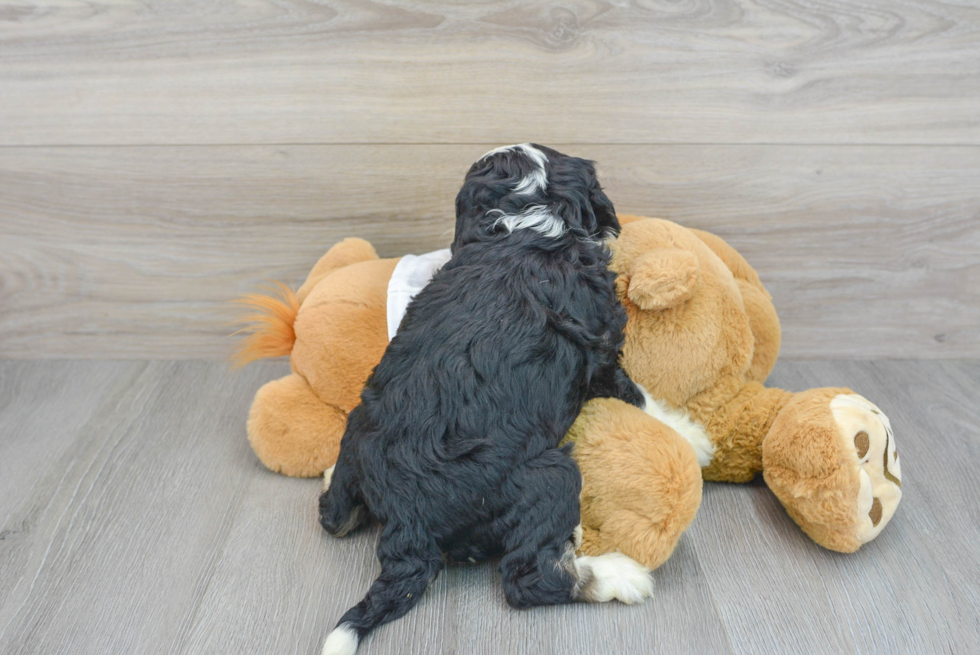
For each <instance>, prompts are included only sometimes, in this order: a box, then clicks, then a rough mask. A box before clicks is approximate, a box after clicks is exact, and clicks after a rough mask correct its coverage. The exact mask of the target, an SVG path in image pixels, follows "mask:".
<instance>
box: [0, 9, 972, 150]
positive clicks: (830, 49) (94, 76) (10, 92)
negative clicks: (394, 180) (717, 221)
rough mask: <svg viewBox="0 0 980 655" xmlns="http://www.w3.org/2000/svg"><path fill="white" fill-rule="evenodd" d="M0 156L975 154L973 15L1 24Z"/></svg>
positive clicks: (792, 13)
mask: <svg viewBox="0 0 980 655" xmlns="http://www.w3.org/2000/svg"><path fill="white" fill-rule="evenodd" d="M0 12H2V13H0V58H2V60H3V62H4V65H3V67H2V68H0V88H3V90H4V101H3V102H2V103H0V145H39V144H47V145H67V144H75V145H81V144H87V145H92V144H177V143H184V144H203V143H223V144H241V143H337V142H356V143H460V142H466V143H472V142H479V143H494V144H499V143H512V142H515V141H521V140H528V139H532V140H536V141H541V142H566V141H568V140H570V138H572V139H574V140H575V141H576V142H580V143H641V142H642V143H944V144H963V143H972V144H974V145H980V121H978V116H977V107H978V104H980V12H978V10H977V7H976V6H975V5H974V4H972V3H956V2H934V1H928V0H918V1H910V2H900V3H898V2H893V1H891V0H868V1H865V2H861V3H834V2H825V1H816V2H803V3H789V2H782V1H780V0H761V1H755V2H749V1H748V0H716V1H708V0H686V1H684V2H670V1H665V0H650V1H646V2H641V3H626V2H597V1H593V0H571V1H567V2H562V3H560V4H559V3H551V2H529V3H528V2H522V1H520V0H491V1H488V2H480V3H453V2H422V1H421V0H413V1H409V2H399V3H397V4H395V3H383V2H372V1H369V0H361V1H341V0H337V1H332V2H329V3H323V4H321V3H310V2H296V1H282V2H280V1H276V2H273V1H271V0H260V1H257V2H245V1H243V0H239V1H228V2H222V3H219V4H215V3H208V4H207V5H201V4H200V3H194V2H190V1H188V0H183V1H180V2H163V1H161V0H155V1H151V2H142V3H136V2H130V1H125V2H112V3H109V2H87V3H82V4H77V3H68V4H65V3H55V2H49V1H46V0H45V1H41V2H31V3H14V4H6V5H4V6H3V7H2V8H0Z"/></svg>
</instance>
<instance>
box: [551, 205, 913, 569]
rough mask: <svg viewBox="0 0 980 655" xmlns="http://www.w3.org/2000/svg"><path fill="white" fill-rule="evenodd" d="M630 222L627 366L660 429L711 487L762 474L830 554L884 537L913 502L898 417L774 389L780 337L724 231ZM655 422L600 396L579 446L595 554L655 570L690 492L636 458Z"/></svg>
mask: <svg viewBox="0 0 980 655" xmlns="http://www.w3.org/2000/svg"><path fill="white" fill-rule="evenodd" d="M620 221H621V222H622V223H623V230H622V233H621V235H620V237H619V239H617V240H616V241H614V242H612V244H611V247H612V251H613V260H612V267H613V269H614V270H615V272H616V273H617V275H618V277H617V288H618V294H619V299H620V301H621V302H622V303H623V305H624V306H625V307H626V311H627V314H628V316H629V320H628V322H627V325H626V343H625V347H624V350H623V365H624V367H625V369H626V371H627V373H629V375H630V377H631V378H632V379H633V380H635V381H636V382H637V383H639V384H641V385H643V386H644V387H646V389H647V390H648V391H649V392H650V394H651V395H652V396H653V397H654V398H655V399H656V400H655V403H656V405H655V406H660V408H661V414H660V415H659V416H658V418H660V419H661V422H662V423H664V424H667V425H670V426H671V427H672V428H674V429H675V431H676V432H678V433H679V434H682V435H683V436H684V437H685V438H686V439H687V440H688V441H689V442H690V443H691V444H692V445H693V446H695V451H696V452H697V454H698V459H699V462H700V464H701V465H702V467H703V468H702V469H701V475H702V476H703V479H705V480H712V481H721V482H748V481H749V480H751V479H752V478H754V477H755V476H756V475H757V474H758V473H760V472H761V473H763V475H764V477H765V481H766V483H767V484H768V486H769V488H770V489H771V490H772V491H773V492H774V493H775V494H776V496H777V497H778V498H779V500H780V501H781V502H782V504H783V506H784V507H785V508H786V511H787V512H788V513H789V515H790V516H791V517H792V518H793V520H795V521H796V522H797V524H799V526H800V527H801V528H803V530H804V531H805V532H806V533H807V534H808V535H809V536H810V537H811V538H812V539H813V540H814V541H816V542H817V543H818V544H820V545H821V546H824V547H825V548H829V549H831V550H836V551H841V552H852V551H855V550H857V549H858V548H859V547H860V546H861V544H863V543H866V542H868V541H870V540H872V539H874V538H875V537H876V536H877V535H878V534H879V533H880V532H881V530H882V529H883V528H884V527H885V525H886V524H887V523H888V521H889V520H890V519H891V517H892V515H893V514H894V512H895V508H896V507H897V506H898V503H899V501H900V500H901V494H902V492H901V469H900V467H899V462H898V455H897V453H896V450H895V440H894V435H893V434H892V432H891V426H890V424H889V422H888V418H887V417H886V416H885V415H884V414H883V413H882V412H881V410H879V409H878V408H877V407H876V406H875V405H873V404H872V403H870V402H869V401H867V400H865V399H864V398H862V397H861V396H859V395H857V394H855V393H854V392H853V391H851V390H850V389H838V388H826V389H811V390H809V391H805V392H802V393H796V394H794V393H790V392H787V391H783V390H781V389H774V388H767V387H764V386H762V381H763V380H765V378H766V377H767V376H768V375H769V372H770V371H771V370H772V367H773V365H774V364H775V361H776V356H777V354H778V351H779V344H780V329H779V319H778V318H777V316H776V312H775V309H774V308H773V306H772V302H771V298H770V296H769V294H768V293H767V292H766V290H765V288H764V287H763V286H762V283H761V282H760V280H759V277H758V275H757V274H756V273H755V271H754V270H753V269H752V267H751V266H749V265H748V263H747V262H746V261H745V260H744V259H743V258H742V257H741V255H739V254H738V253H737V252H736V251H735V250H734V249H733V248H731V247H730V246H729V245H728V244H726V243H725V242H724V241H722V240H721V239H720V238H718V237H716V236H714V235H712V234H709V233H706V232H702V231H698V230H690V229H687V228H684V227H681V226H680V225H677V224H676V223H671V222H670V221H665V220H657V219H646V220H639V219H637V217H629V216H624V217H620ZM648 410H649V404H648ZM672 410H674V411H672ZM676 410H680V411H681V414H680V415H677V413H676ZM644 419H645V417H644V416H643V415H642V413H641V412H639V411H638V410H636V409H635V408H632V407H629V406H626V405H625V404H624V403H621V402H619V401H616V400H612V399H598V400H594V401H591V402H590V403H588V404H587V405H586V406H585V408H583V411H582V413H581V414H580V416H579V419H578V420H577V421H576V424H575V425H574V426H573V427H572V429H571V430H570V432H569V438H570V439H572V440H574V441H575V442H576V450H575V452H576V460H577V461H578V463H579V467H580V468H581V470H582V475H583V480H584V489H583V503H582V522H583V527H584V528H585V542H584V545H583V550H585V551H586V552H588V553H594V552H604V551H607V550H610V549H613V548H618V549H620V550H622V551H623V552H624V553H626V554H627V555H630V556H631V557H633V558H634V559H637V560H638V561H640V562H643V563H644V564H647V565H648V566H651V567H653V566H657V565H659V564H660V563H662V562H663V560H665V559H666V555H669V548H672V546H673V544H672V543H671V542H670V540H671V538H673V536H674V535H676V534H678V533H677V531H676V529H674V528H673V526H670V525H668V524H669V523H670V520H671V517H670V515H669V514H668V513H666V510H668V509H670V508H671V507H672V505H671V503H670V502H665V501H664V498H665V497H666V496H668V495H670V494H674V493H678V491H677V489H676V488H671V489H661V488H660V486H659V485H660V484H661V483H662V482H663V480H665V479H666V478H664V476H662V475H656V476H651V475H650V474H649V473H648V468H649V462H648V461H647V456H646V455H640V454H637V453H636V452H635V451H634V450H633V449H634V445H633V442H634V441H635V440H636V439H637V438H638V437H637V436H635V435H639V434H641V433H642V431H644V430H651V429H652V428H651V427H649V421H645V420H644ZM641 426H643V427H641ZM706 442H707V444H708V445H707V447H705V446H704V444H705V443H706ZM612 444H617V447H616V449H615V452H614V453H613V451H614V447H613V445H612ZM611 453H613V454H611ZM678 461H680V460H678ZM661 465H662V464H661ZM673 479H674V480H675V481H677V480H681V478H680V477H675V478H673ZM651 489H653V490H655V491H653V492H651V491H649V490H651ZM651 498H654V499H655V501H656V504H655V505H654V504H651ZM677 506H678V507H679V506H680V504H678V505H677ZM657 509H659V510H660V511H661V512H662V513H663V516H665V518H664V519H662V520H660V521H659V522H658V519H656V518H655V517H656V516H657V514H655V513H654V510H657ZM685 516H686V514H685ZM662 526H667V527H662Z"/></svg>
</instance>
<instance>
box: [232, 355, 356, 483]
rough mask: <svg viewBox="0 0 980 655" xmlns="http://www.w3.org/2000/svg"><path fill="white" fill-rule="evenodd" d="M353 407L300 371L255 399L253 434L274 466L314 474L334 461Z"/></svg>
mask: <svg viewBox="0 0 980 655" xmlns="http://www.w3.org/2000/svg"><path fill="white" fill-rule="evenodd" d="M346 425H347V413H346V412H344V411H343V410H341V409H339V408H337V407H334V406H333V405H328V404H326V403H324V402H323V401H322V400H320V398H319V397H318V396H317V395H316V394H315V393H314V392H313V389H311V388H310V385H309V384H307V382H306V380H305V379H304V378H303V377H302V376H300V375H297V374H296V373H293V374H291V375H287V376H286V377H284V378H280V379H278V380H273V381H272V382H269V383H267V384H265V385H264V386H263V387H262V388H261V389H259V391H258V393H256V394H255V400H254V401H253V402H252V409H251V411H250V412H249V416H248V426H247V430H248V440H249V442H250V443H251V444H252V449H253V450H254V451H255V454H256V455H258V458H259V459H260V460H261V461H262V463H263V464H265V465H266V467H268V468H269V469H271V470H273V471H276V472H277V473H283V474H285V475H290V476H293V477H301V478H307V477H313V476H317V475H320V474H321V473H323V471H324V470H326V469H327V468H329V467H331V466H333V464H334V462H336V461H337V454H338V453H339V452H340V439H341V437H342V436H343V434H344V428H345V427H346Z"/></svg>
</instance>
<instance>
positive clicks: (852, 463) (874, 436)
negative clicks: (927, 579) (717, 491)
mask: <svg viewBox="0 0 980 655" xmlns="http://www.w3.org/2000/svg"><path fill="white" fill-rule="evenodd" d="M763 467H764V475H765V479H766V483H767V484H768V485H769V488H770V489H772V491H773V492H774V493H775V494H776V496H777V497H778V498H779V500H780V501H781V502H782V503H783V506H784V507H785V508H786V511H787V512H788V513H789V515H790V516H791V517H792V518H793V519H794V520H795V521H796V522H797V524H799V526H800V527H801V528H803V530H804V531H805V532H806V533H807V534H808V535H809V536H810V537H811V538H812V539H813V540H814V541H816V542H817V543H818V544H820V545H821V546H823V547H824V548H828V549H830V550H836V551H839V552H853V551H855V550H857V549H858V548H859V547H861V545H863V544H865V543H867V542H869V541H871V540H872V539H874V538H875V537H877V536H878V535H879V534H880V533H881V531H882V529H884V527H885V525H887V524H888V522H889V521H890V520H891V518H892V516H893V515H894V513H895V509H896V508H897V507H898V504H899V502H900V501H901V499H902V471H901V467H900V465H899V461H898V453H897V451H896V448H895V435H894V433H893V432H892V429H891V424H890V422H889V421H888V417H887V416H885V414H884V412H882V411H881V410H880V409H879V408H878V407H877V406H875V405H874V404H873V403H871V402H870V401H868V400H867V399H865V398H863V397H861V396H859V395H857V394H856V393H854V392H852V391H851V390H850V389H811V390H810V391H806V392H803V393H800V394H796V395H795V396H794V398H793V399H792V400H791V401H790V402H789V403H787V404H786V406H785V407H784V408H783V409H782V411H780V413H779V415H778V416H777V417H776V419H775V420H774V421H773V424H772V426H771V428H770V429H769V433H768V435H767V436H766V438H765V441H764V442H763Z"/></svg>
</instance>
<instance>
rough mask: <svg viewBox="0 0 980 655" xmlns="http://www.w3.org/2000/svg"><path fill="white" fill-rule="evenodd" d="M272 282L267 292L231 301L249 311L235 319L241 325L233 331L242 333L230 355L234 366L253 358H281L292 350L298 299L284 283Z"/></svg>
mask: <svg viewBox="0 0 980 655" xmlns="http://www.w3.org/2000/svg"><path fill="white" fill-rule="evenodd" d="M275 285H276V288H275V289H270V291H271V292H272V293H270V294H261V293H248V294H245V295H244V296H242V297H241V298H239V299H238V300H235V301H234V303H235V304H236V305H239V306H241V307H245V308H247V309H249V310H252V311H251V313H249V314H246V315H244V316H242V317H241V318H239V319H238V320H237V321H235V323H237V324H244V325H245V327H243V328H242V329H240V330H238V331H237V332H235V334H245V337H244V338H243V339H242V342H241V344H239V346H238V348H237V349H236V350H235V352H234V354H233V355H232V356H231V360H232V362H233V363H234V367H235V368H239V367H241V366H245V365H246V364H248V363H250V362H254V361H255V360H257V359H264V358H266V357H284V356H286V355H288V354H289V353H291V352H292V351H293V344H294V343H295V342H296V333H295V332H294V331H293V323H294V322H295V321H296V314H297V313H299V299H298V298H297V297H296V294H295V293H294V292H293V290H292V289H290V288H289V287H287V286H286V285H285V284H282V283H280V282H276V283H275Z"/></svg>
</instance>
